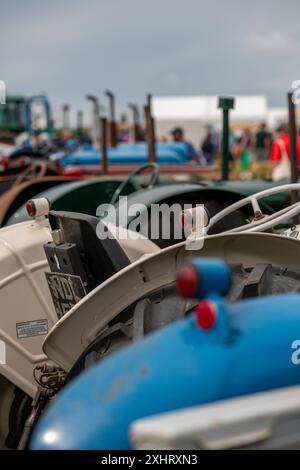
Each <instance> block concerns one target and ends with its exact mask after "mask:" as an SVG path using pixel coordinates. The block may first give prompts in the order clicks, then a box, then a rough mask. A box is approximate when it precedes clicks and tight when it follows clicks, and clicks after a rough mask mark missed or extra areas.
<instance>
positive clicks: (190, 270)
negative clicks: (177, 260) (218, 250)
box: [176, 264, 198, 297]
mask: <svg viewBox="0 0 300 470" xmlns="http://www.w3.org/2000/svg"><path fill="white" fill-rule="evenodd" d="M197 285H198V273H197V271H196V269H195V268H194V266H192V265H191V264H187V265H184V266H181V267H180V268H179V269H178V272H177V278H176V286H177V290H178V291H179V292H180V294H181V295H182V296H183V297H193V296H194V295H195V293H196V291H197Z"/></svg>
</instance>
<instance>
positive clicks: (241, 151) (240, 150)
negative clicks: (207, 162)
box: [232, 129, 252, 174]
mask: <svg viewBox="0 0 300 470" xmlns="http://www.w3.org/2000/svg"><path fill="white" fill-rule="evenodd" d="M251 145H252V139H251V134H250V130H249V129H244V131H243V132H242V134H241V135H240V136H238V137H237V138H236V141H235V144H234V146H233V148H232V155H233V158H234V160H235V173H236V174H240V173H245V172H246V173H247V172H249V171H250V168H251Z"/></svg>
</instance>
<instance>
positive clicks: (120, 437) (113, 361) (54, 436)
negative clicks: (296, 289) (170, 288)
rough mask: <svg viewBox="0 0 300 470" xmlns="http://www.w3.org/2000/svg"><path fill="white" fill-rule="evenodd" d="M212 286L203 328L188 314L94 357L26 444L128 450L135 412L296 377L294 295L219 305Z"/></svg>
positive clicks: (299, 378) (298, 325) (299, 318)
mask: <svg viewBox="0 0 300 470" xmlns="http://www.w3.org/2000/svg"><path fill="white" fill-rule="evenodd" d="M220 263H221V262H220ZM221 264H222V263H221ZM220 266H221V265H220ZM198 267H199V266H198ZM214 269H217V265H215V268H214ZM201 270H202V271H203V272H205V264H203V266H202V267H201ZM224 272H225V271H224ZM200 275H201V273H200ZM224 280H225V278H224ZM215 288H216V286H214V285H213V282H211V283H209V284H208V285H207V290H206V292H205V293H204V294H205V297H206V298H207V299H209V300H210V301H211V302H212V303H213V304H214V308H215V310H216V315H217V318H216V322H215V324H214V326H213V327H212V328H211V329H209V330H203V329H201V328H199V326H198V324H199V323H198V322H197V321H196V317H197V315H196V314H191V315H189V316H188V317H186V318H185V319H184V320H180V321H178V322H176V323H174V324H173V325H171V326H169V327H166V328H165V329H163V330H161V331H159V332H158V333H155V334H153V335H151V336H149V337H148V338H146V339H145V340H144V341H141V342H139V343H137V344H136V345H134V346H130V347H128V348H127V349H125V350H122V351H121V352H119V353H117V354H115V355H113V356H112V357H110V358H108V359H107V360H105V361H103V362H102V363H99V364H98V365H97V366H95V367H94V368H92V369H90V370H89V371H87V372H86V373H85V374H83V375H81V376H80V377H79V378H78V379H76V380H75V381H74V382H73V383H71V384H70V385H69V386H67V387H66V389H65V390H64V391H63V392H62V393H61V395H60V396H59V397H58V398H57V400H56V401H55V403H53V404H52V405H51V406H50V407H49V409H48V410H47V412H46V413H45V414H44V416H43V417H42V419H41V421H40V422H39V424H38V426H37V428H36V431H35V433H34V437H33V440H32V448H33V449H129V448H130V442H129V436H128V432H129V426H130V425H131V423H132V422H133V421H134V420H136V419H140V418H142V417H146V416H151V415H153V414H158V413H163V412H167V411H171V410H178V409H181V408H185V407H189V406H195V405H200V404H205V403H211V402H215V401H219V400H223V399H226V398H230V397H236V396H242V395H246V394H250V393H256V392H261V391H265V390H270V389H276V388H280V387H285V386H290V385H296V384H299V382H300V375H299V370H298V368H297V367H295V365H293V363H292V360H291V351H292V350H291V345H292V343H293V341H294V340H295V335H296V336H297V331H299V329H300V315H299V312H298V308H299V302H300V296H299V295H288V296H277V297H276V296H275V297H272V298H271V297H269V298H268V297H266V298H261V299H252V300H247V301H242V302H237V303H236V304H234V305H230V306H227V305H226V304H225V303H224V302H223V299H222V298H220V295H219V294H218V292H215Z"/></svg>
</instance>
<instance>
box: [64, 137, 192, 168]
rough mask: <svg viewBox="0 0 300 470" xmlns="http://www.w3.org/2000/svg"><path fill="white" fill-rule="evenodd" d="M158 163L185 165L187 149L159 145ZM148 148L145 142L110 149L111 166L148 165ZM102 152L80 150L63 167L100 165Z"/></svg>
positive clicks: (164, 144)
mask: <svg viewBox="0 0 300 470" xmlns="http://www.w3.org/2000/svg"><path fill="white" fill-rule="evenodd" d="M156 152H157V163H160V164H169V165H170V164H176V165H178V164H185V163H186V162H187V160H188V155H187V149H186V147H185V145H184V144H180V143H176V142H175V143H171V142H170V143H157V144H156ZM148 160H149V158H148V147H147V144H146V143H145V142H137V143H133V144H119V145H118V146H117V147H116V148H108V161H109V163H110V164H111V165H120V164H121V165H122V164H124V165H128V164H144V163H147V162H148ZM100 163H101V152H100V151H95V150H92V149H91V150H78V151H76V152H74V153H72V154H70V155H68V156H66V158H64V159H63V160H61V165H62V166H67V165H99V164H100Z"/></svg>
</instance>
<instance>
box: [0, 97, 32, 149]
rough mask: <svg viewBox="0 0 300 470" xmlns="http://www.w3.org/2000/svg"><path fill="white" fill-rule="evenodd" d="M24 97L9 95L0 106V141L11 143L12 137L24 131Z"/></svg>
mask: <svg viewBox="0 0 300 470" xmlns="http://www.w3.org/2000/svg"><path fill="white" fill-rule="evenodd" d="M25 101H26V98H25V96H22V95H10V96H7V97H6V103H5V104H2V105H1V106H0V140H1V141H2V142H7V143H11V142H13V139H14V137H15V136H16V135H17V134H19V133H20V132H23V131H24V130H25V121H26V116H25Z"/></svg>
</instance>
